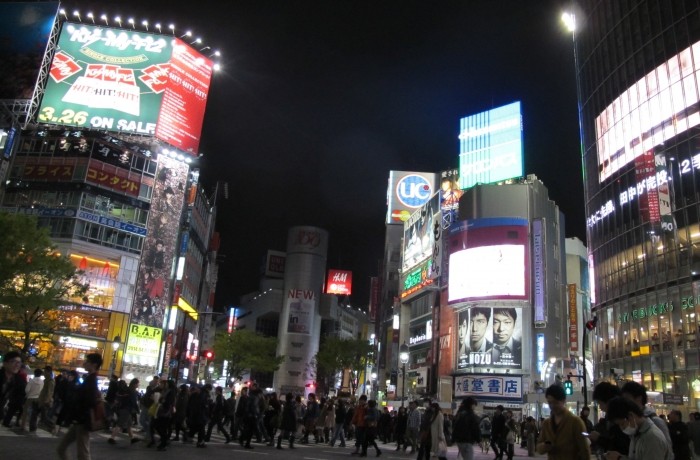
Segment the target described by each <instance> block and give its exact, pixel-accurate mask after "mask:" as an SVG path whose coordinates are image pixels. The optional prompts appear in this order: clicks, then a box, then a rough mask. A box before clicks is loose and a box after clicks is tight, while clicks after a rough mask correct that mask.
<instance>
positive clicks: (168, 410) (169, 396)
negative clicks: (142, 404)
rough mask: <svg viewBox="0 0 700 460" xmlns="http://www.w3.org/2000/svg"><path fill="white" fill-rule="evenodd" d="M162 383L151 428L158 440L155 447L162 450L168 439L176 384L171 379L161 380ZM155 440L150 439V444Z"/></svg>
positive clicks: (165, 446) (164, 448)
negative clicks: (156, 434)
mask: <svg viewBox="0 0 700 460" xmlns="http://www.w3.org/2000/svg"><path fill="white" fill-rule="evenodd" d="M162 382H163V385H162V389H161V393H160V397H159V398H158V406H157V409H156V411H155V415H154V417H153V422H152V423H153V428H154V431H155V432H157V433H158V437H159V438H160V442H159V443H158V447H157V449H158V450H160V451H164V450H166V448H167V445H168V440H169V439H170V425H171V424H172V420H173V414H174V409H175V397H176V392H177V386H176V385H175V382H174V381H172V380H163V381H162ZM154 441H155V439H154V438H152V439H151V444H153V442H154Z"/></svg>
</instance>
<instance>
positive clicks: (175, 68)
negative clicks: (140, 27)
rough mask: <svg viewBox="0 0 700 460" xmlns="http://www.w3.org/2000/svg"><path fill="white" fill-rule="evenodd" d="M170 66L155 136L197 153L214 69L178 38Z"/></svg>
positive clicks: (207, 61) (210, 63) (208, 61)
mask: <svg viewBox="0 0 700 460" xmlns="http://www.w3.org/2000/svg"><path fill="white" fill-rule="evenodd" d="M169 66H170V69H169V72H170V73H169V75H168V80H169V81H168V85H167V88H166V90H165V93H164V94H163V102H162V104H161V106H160V114H159V115H158V124H157V125H156V137H157V138H158V139H162V140H164V141H165V142H167V143H168V144H170V145H172V146H174V147H177V148H178V149H180V150H184V151H186V152H194V153H196V152H198V149H199V140H200V137H201V133H202V123H203V122H204V111H205V109H206V105H207V95H208V94H209V84H210V83H211V75H212V72H213V71H214V67H213V64H212V62H211V61H210V60H209V59H207V58H205V57H203V56H202V55H201V54H199V53H198V52H196V51H195V50H193V49H192V48H190V47H189V46H187V45H186V44H185V43H184V42H182V41H181V40H179V39H176V40H175V43H174V45H173V55H172V57H171V59H170V63H169ZM147 84H149V83H147Z"/></svg>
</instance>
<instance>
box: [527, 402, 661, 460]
mask: <svg viewBox="0 0 700 460" xmlns="http://www.w3.org/2000/svg"><path fill="white" fill-rule="evenodd" d="M552 422H553V419H552V417H549V418H548V419H547V420H545V421H544V423H543V424H542V431H541V432H540V437H539V440H538V453H539V454H544V453H545V452H544V451H540V450H539V445H540V444H539V443H545V442H550V443H552V450H551V451H550V452H548V453H547V458H548V459H549V460H590V458H591V448H590V445H589V444H588V440H587V439H586V438H584V437H583V434H581V433H583V432H584V431H586V425H584V424H583V420H581V417H578V416H576V415H574V414H572V413H571V412H569V411H565V412H564V413H563V414H562V416H561V421H560V423H559V425H558V426H557V428H556V432H555V431H554V424H553V423H552ZM657 460H660V459H657Z"/></svg>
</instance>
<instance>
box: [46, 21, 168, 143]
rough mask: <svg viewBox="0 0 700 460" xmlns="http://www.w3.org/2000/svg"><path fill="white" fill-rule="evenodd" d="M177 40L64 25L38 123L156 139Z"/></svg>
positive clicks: (84, 26)
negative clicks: (157, 125) (174, 45)
mask: <svg viewBox="0 0 700 460" xmlns="http://www.w3.org/2000/svg"><path fill="white" fill-rule="evenodd" d="M173 43H174V38H173V37H168V36H163V35H155V34H149V33H144V32H140V31H136V30H121V29H112V28H108V27H99V26H90V25H85V24H72V23H65V24H64V26H63V30H62V31H61V36H60V38H59V40H58V47H57V49H56V54H55V55H54V59H53V62H52V65H51V71H50V73H49V78H48V81H47V84H46V89H45V93H44V97H43V99H42V101H41V107H40V109H39V115H38V121H40V122H43V123H53V124H58V125H69V126H75V127H81V128H88V127H90V128H98V129H105V130H109V131H119V132H128V133H137V134H146V135H154V134H155V129H156V122H157V121H158V116H159V112H160V108H161V102H162V100H163V95H164V92H165V90H166V89H167V86H168V72H169V66H170V64H169V61H170V58H171V56H172V53H173Z"/></svg>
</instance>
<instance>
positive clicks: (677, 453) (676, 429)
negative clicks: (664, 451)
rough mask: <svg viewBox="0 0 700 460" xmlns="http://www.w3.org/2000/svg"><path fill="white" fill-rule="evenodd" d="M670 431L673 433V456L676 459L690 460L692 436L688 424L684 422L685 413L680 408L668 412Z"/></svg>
mask: <svg viewBox="0 0 700 460" xmlns="http://www.w3.org/2000/svg"><path fill="white" fill-rule="evenodd" d="M668 431H669V433H670V435H671V447H672V450H673V458H675V459H676V460H690V436H689V434H688V425H686V424H685V423H684V422H683V414H682V413H681V411H679V410H676V409H674V410H672V411H671V412H669V414H668Z"/></svg>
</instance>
